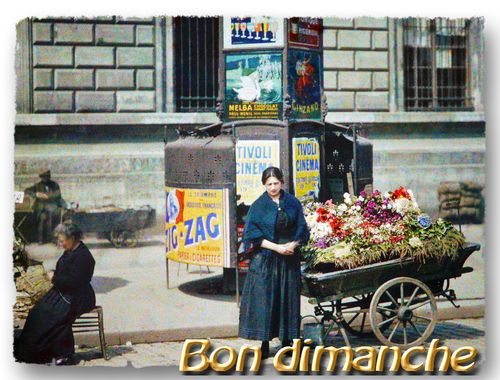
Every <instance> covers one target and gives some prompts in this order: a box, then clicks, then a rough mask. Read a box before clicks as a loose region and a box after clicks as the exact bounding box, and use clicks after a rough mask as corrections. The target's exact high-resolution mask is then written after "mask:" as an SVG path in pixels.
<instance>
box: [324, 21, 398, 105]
mask: <svg viewBox="0 0 500 380" xmlns="http://www.w3.org/2000/svg"><path fill="white" fill-rule="evenodd" d="M323 26H324V34H323V45H324V69H325V72H324V82H325V83H324V88H325V94H326V96H327V100H328V108H329V110H330V111H389V48H388V45H389V32H388V18H369V17H359V18H355V19H341V18H336V17H327V18H324V19H323Z"/></svg>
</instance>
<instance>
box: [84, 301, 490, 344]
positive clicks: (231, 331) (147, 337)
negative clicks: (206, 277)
mask: <svg viewBox="0 0 500 380" xmlns="http://www.w3.org/2000/svg"><path fill="white" fill-rule="evenodd" d="M457 302H458V303H460V300H458V301H457ZM484 314H485V305H484V299H478V300H473V301H470V300H467V301H464V303H463V304H461V305H460V307H459V308H455V307H454V306H453V305H451V304H450V303H449V302H448V301H441V302H438V313H437V319H438V320H439V321H444V320H452V319H468V318H482V317H484ZM105 327H106V326H105ZM237 335H238V324H226V325H218V326H202V327H192V328H178V329H163V330H150V331H121V332H120V331H116V332H115V331H113V332H109V333H106V342H107V344H108V346H114V345H123V344H126V343H127V342H132V343H133V344H139V343H159V342H168V341H183V340H185V339H197V338H234V337H236V336H237ZM75 343H76V344H78V345H81V346H89V347H97V346H98V345H99V336H98V334H97V333H85V334H76V335H75Z"/></svg>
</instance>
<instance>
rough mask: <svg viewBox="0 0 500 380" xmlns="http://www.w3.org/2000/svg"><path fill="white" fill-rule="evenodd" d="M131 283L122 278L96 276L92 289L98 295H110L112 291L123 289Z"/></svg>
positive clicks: (92, 282) (93, 279) (93, 278)
mask: <svg viewBox="0 0 500 380" xmlns="http://www.w3.org/2000/svg"><path fill="white" fill-rule="evenodd" d="M129 282H130V281H127V280H125V279H123V278H120V277H103V276H94V277H92V281H91V284H92V287H93V288H94V291H95V293H96V294H103V293H104V294H105V293H109V292H111V291H112V290H115V289H118V288H123V287H124V286H127V284H128V283H129Z"/></svg>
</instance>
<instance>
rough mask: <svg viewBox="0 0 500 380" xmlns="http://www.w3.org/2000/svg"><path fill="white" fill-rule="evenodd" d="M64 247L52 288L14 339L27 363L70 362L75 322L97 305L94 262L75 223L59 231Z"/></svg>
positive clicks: (19, 356)
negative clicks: (17, 337)
mask: <svg viewBox="0 0 500 380" xmlns="http://www.w3.org/2000/svg"><path fill="white" fill-rule="evenodd" d="M56 233H57V235H58V241H59V243H60V245H61V246H62V248H63V249H64V253H63V255H62V256H61V257H60V258H59V260H58V261H57V264H56V269H55V271H54V272H49V273H48V276H49V278H50V279H51V281H52V284H53V286H52V288H51V289H50V290H49V292H48V293H47V294H46V295H45V296H43V297H42V298H41V299H40V300H39V301H38V302H37V304H36V305H35V306H34V307H33V308H32V309H31V311H30V313H29V315H28V318H27V319H26V323H25V325H24V328H23V331H22V333H21V335H20V337H19V339H18V340H17V341H16V342H15V345H14V346H15V347H14V356H15V358H16V360H17V361H20V362H26V363H40V364H41V363H49V362H51V361H52V360H53V359H55V364H56V365H63V364H70V363H71V359H72V357H73V354H74V352H75V348H74V346H75V341H74V338H73V331H72V328H71V326H72V324H73V322H74V321H75V319H76V318H77V317H78V316H80V315H81V314H84V313H86V312H89V311H90V310H92V309H93V308H94V307H95V293H94V290H93V289H92V286H91V285H90V280H91V279H92V275H93V273H94V266H95V261H94V258H93V257H92V254H91V253H90V251H89V249H88V248H87V247H86V246H85V244H84V243H83V242H82V241H81V238H82V231H81V230H80V229H79V228H78V227H77V226H76V225H74V224H69V225H63V226H62V228H60V229H58V230H57V232H56Z"/></svg>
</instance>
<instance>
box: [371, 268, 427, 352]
mask: <svg viewBox="0 0 500 380" xmlns="http://www.w3.org/2000/svg"><path fill="white" fill-rule="evenodd" d="M388 302H390V303H391V304H392V307H389V308H388V307H387V303H388ZM380 312H385V313H387V315H388V318H387V319H385V320H384V321H382V322H373V321H376V319H374V317H376V316H377V314H379V313H380ZM370 316H371V317H372V318H371V321H370V322H371V325H372V330H373V332H374V333H375V336H376V337H377V338H378V340H379V341H380V342H381V343H382V344H384V345H387V346H398V347H401V348H408V347H411V346H417V345H419V344H422V343H424V342H425V341H426V340H427V338H429V336H430V335H431V334H432V332H433V331H434V327H435V326H436V320H437V306H436V299H435V298H434V295H433V294H432V292H431V290H430V289H429V287H428V286H427V285H425V284H424V283H423V282H422V281H419V280H417V279H415V278H411V277H398V278H394V279H392V280H389V281H387V282H386V283H384V284H382V285H381V286H380V287H379V288H378V289H377V291H376V292H375V294H374V295H373V298H372V301H371V303H370Z"/></svg>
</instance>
